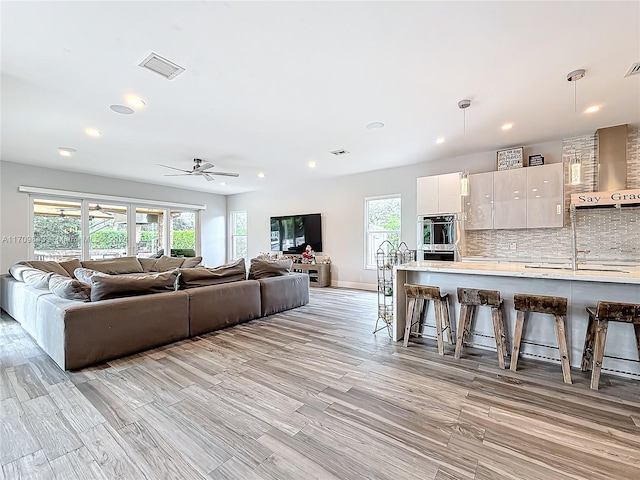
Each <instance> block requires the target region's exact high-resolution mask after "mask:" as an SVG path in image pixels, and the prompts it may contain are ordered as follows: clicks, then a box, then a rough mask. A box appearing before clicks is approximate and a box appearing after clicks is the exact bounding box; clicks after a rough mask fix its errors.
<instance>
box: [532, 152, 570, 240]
mask: <svg viewBox="0 0 640 480" xmlns="http://www.w3.org/2000/svg"><path fill="white" fill-rule="evenodd" d="M563 207H564V166H563V165H562V163H551V164H549V165H542V166H539V167H529V168H527V228H540V227H562V226H563V225H564V215H563V213H564V212H563Z"/></svg>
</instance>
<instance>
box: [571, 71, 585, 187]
mask: <svg viewBox="0 0 640 480" xmlns="http://www.w3.org/2000/svg"><path fill="white" fill-rule="evenodd" d="M586 73H587V72H586V71H585V70H584V69H583V68H580V69H578V70H574V71H573V72H569V73H568V74H567V81H569V82H573V115H574V130H573V131H574V133H573V136H574V137H576V136H577V135H578V102H577V98H578V93H577V91H578V80H580V79H581V78H584V76H585V75H586ZM574 141H575V140H574ZM581 157H582V155H581ZM581 183H582V158H578V154H577V153H576V149H575V148H574V149H573V158H572V159H571V162H570V163H569V184H570V185H580V184H581Z"/></svg>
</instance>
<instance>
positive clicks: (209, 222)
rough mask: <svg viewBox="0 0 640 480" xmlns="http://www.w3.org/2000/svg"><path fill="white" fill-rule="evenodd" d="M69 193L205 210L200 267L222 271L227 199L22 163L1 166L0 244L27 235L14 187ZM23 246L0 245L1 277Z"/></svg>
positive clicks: (25, 208)
mask: <svg viewBox="0 0 640 480" xmlns="http://www.w3.org/2000/svg"><path fill="white" fill-rule="evenodd" d="M20 185H25V186H30V187H42V188H52V189H58V190H71V191H76V192H87V193H93V194H103V195H115V196H122V197H133V198H140V199H145V200H157V201H166V202H176V203H191V204H204V205H206V207H207V208H206V210H203V211H202V212H201V215H200V222H201V238H202V242H201V249H202V256H203V257H204V258H203V261H204V262H205V263H207V264H208V265H220V264H222V263H225V259H226V245H227V241H226V226H227V222H226V211H227V201H226V197H225V196H222V195H215V194H210V193H204V192H194V191H191V190H183V189H178V188H170V187H165V186H159V185H151V184H148V183H141V182H132V181H129V180H121V179H117V178H107V177H100V176H96V175H87V174H84V173H73V172H66V171H63V170H54V169H48V168H42V167H35V166H32V165H23V164H20V163H12V162H0V239H3V238H7V237H13V236H19V237H22V236H24V237H26V236H27V235H28V234H29V225H28V218H29V217H28V215H29V208H30V205H29V196H28V194H26V193H20V192H18V186H20ZM28 252H29V245H28V244H27V243H9V242H1V243H0V272H6V271H7V270H8V269H9V267H10V266H11V265H13V264H14V263H15V262H17V261H19V260H24V259H26V258H27V255H28Z"/></svg>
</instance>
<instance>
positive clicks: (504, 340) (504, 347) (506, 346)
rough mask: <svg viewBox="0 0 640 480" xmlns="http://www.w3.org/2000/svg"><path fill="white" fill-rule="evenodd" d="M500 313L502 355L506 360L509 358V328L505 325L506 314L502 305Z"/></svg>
mask: <svg viewBox="0 0 640 480" xmlns="http://www.w3.org/2000/svg"><path fill="white" fill-rule="evenodd" d="M498 309H499V311H500V326H501V327H502V355H504V358H507V357H508V356H509V344H508V343H509V341H508V340H507V328H506V327H505V323H504V312H503V311H502V305H500V306H499V307H498Z"/></svg>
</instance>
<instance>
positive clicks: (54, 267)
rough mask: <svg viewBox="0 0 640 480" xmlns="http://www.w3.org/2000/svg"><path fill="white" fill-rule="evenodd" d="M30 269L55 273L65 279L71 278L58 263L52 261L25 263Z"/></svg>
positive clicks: (30, 261) (28, 261)
mask: <svg viewBox="0 0 640 480" xmlns="http://www.w3.org/2000/svg"><path fill="white" fill-rule="evenodd" d="M24 263H25V264H27V265H29V266H30V267H33V268H37V269H38V270H42V271H43V272H53V273H57V274H58V275H62V276H63V277H70V276H71V275H69V272H67V271H66V270H65V269H64V268H63V267H62V266H61V265H60V264H59V263H58V262H54V261H51V260H27V261H26V262H24Z"/></svg>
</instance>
